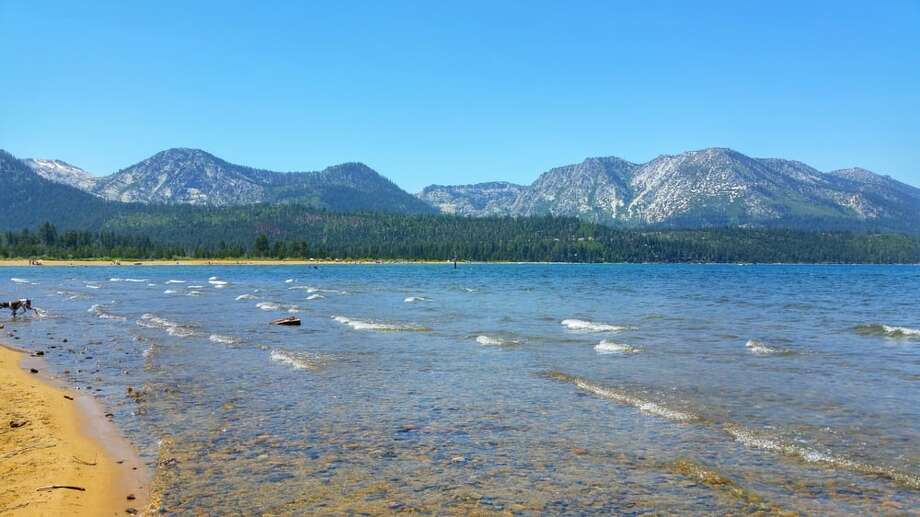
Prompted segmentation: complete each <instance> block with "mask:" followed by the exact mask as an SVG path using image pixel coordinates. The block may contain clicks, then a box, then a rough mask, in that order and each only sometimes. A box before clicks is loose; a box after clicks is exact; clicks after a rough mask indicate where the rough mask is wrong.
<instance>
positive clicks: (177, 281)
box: [166, 280, 185, 284]
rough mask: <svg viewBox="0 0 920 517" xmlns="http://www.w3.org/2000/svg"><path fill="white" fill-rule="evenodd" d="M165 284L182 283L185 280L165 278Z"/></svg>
mask: <svg viewBox="0 0 920 517" xmlns="http://www.w3.org/2000/svg"><path fill="white" fill-rule="evenodd" d="M166 283H167V284H184V283H185V280H167V281H166Z"/></svg>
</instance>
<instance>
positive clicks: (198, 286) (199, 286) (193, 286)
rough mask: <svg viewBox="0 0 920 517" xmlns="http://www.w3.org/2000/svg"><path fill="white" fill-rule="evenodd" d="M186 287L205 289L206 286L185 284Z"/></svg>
mask: <svg viewBox="0 0 920 517" xmlns="http://www.w3.org/2000/svg"><path fill="white" fill-rule="evenodd" d="M185 288H186V289H204V286H203V285H187V286H185Z"/></svg>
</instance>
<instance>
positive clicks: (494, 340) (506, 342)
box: [476, 334, 521, 346]
mask: <svg viewBox="0 0 920 517" xmlns="http://www.w3.org/2000/svg"><path fill="white" fill-rule="evenodd" d="M476 342H477V343H479V344H480V345H482V346H513V345H519V344H520V343H521V342H520V341H518V340H516V339H505V338H501V337H495V336H487V335H485V334H483V335H479V336H476Z"/></svg>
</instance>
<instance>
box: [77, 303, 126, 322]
mask: <svg viewBox="0 0 920 517" xmlns="http://www.w3.org/2000/svg"><path fill="white" fill-rule="evenodd" d="M86 312H91V313H93V314H95V315H96V317H97V318H99V319H101V320H115V321H125V320H127V319H128V318H125V317H124V316H119V315H117V314H112V313H110V312H109V311H107V310H106V308H105V307H103V306H102V305H100V304H98V303H96V304H93V305H92V306H91V307H90V308H89V310H87V311H86Z"/></svg>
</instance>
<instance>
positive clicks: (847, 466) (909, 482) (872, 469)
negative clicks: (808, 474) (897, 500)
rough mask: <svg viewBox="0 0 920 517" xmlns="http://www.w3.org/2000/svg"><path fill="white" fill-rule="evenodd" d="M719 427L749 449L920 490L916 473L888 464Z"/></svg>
mask: <svg viewBox="0 0 920 517" xmlns="http://www.w3.org/2000/svg"><path fill="white" fill-rule="evenodd" d="M723 429H724V430H725V432H726V433H728V434H729V435H730V436H731V437H733V438H734V439H735V440H737V441H738V442H740V443H742V444H744V445H745V446H747V447H750V448H752V449H761V450H766V451H772V452H776V453H779V454H782V455H784V456H791V457H794V458H798V459H800V460H802V461H804V462H806V463H815V464H821V465H825V466H829V467H833V468H839V469H844V470H849V471H852V472H858V473H861V474H868V475H872V476H881V477H884V478H887V479H890V480H892V481H894V482H896V483H899V484H901V485H904V486H908V487H910V488H913V489H920V476H917V475H916V474H912V473H908V472H902V471H899V470H896V469H894V468H892V467H887V466H882V465H871V464H868V463H862V462H859V461H855V460H852V459H850V458H847V457H844V456H837V455H834V454H831V453H828V452H821V451H818V450H815V449H812V448H809V447H805V446H802V445H797V444H793V443H789V442H786V441H784V440H782V439H780V438H776V437H773V436H770V435H767V434H764V433H757V432H754V431H751V430H749V429H745V428H743V427H741V426H739V425H736V424H726V425H724V426H723Z"/></svg>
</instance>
